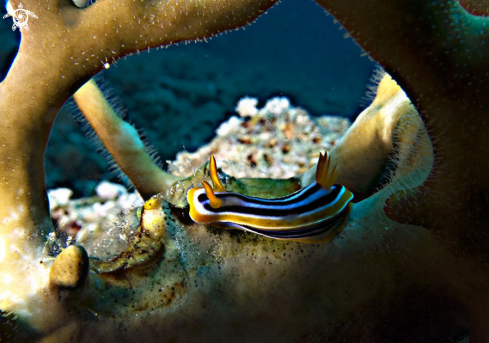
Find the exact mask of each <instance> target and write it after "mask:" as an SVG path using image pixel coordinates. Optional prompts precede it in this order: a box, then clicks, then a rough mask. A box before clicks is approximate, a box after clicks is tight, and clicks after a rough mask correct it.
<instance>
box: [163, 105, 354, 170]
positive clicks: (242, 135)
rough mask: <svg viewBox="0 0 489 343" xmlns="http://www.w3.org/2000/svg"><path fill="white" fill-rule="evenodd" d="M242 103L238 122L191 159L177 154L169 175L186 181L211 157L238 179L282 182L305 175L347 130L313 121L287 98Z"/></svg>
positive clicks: (340, 121) (333, 119) (339, 123)
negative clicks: (184, 178)
mask: <svg viewBox="0 0 489 343" xmlns="http://www.w3.org/2000/svg"><path fill="white" fill-rule="evenodd" d="M257 104H258V101H257V100H256V99H254V98H249V97H245V98H243V99H241V100H240V101H239V103H238V104H237V106H236V112H237V113H238V114H239V117H238V116H233V117H231V118H230V119H229V120H228V121H226V122H225V123H223V124H221V126H220V127H219V128H218V129H217V131H216V133H217V136H216V137H215V138H214V139H213V140H212V141H211V142H210V143H209V144H207V145H206V146H203V147H201V148H199V149H198V150H197V151H196V152H195V153H188V152H181V153H179V154H178V155H177V159H176V161H173V162H171V163H170V165H169V171H170V172H172V173H173V174H175V175H179V176H190V175H192V174H193V172H194V171H195V168H196V167H200V166H201V165H203V164H204V163H206V162H207V161H208V160H209V156H210V155H214V156H215V158H216V160H217V162H218V164H219V166H220V167H221V168H222V169H223V170H224V171H225V172H226V173H227V174H230V175H233V176H234V177H237V178H242V177H255V178H260V177H261V178H263V177H268V178H280V179H286V178H290V177H293V176H296V175H298V174H301V173H304V172H306V171H307V170H308V169H309V168H311V167H312V166H314V165H315V164H316V162H317V159H318V156H319V153H320V152H324V151H330V150H331V149H332V147H333V146H334V145H335V144H336V143H337V141H338V140H339V139H340V138H341V137H342V136H343V134H344V133H345V131H346V130H347V129H348V127H349V126H350V122H349V120H348V119H346V118H341V117H338V116H326V115H325V116H321V117H318V118H313V117H311V116H310V115H309V114H308V113H307V112H306V111H305V110H304V109H302V108H300V107H294V106H292V105H291V103H290V101H289V100H288V99H287V98H285V97H277V98H273V99H270V100H268V101H267V103H266V104H265V106H264V107H263V108H261V109H259V108H257V107H256V106H257Z"/></svg>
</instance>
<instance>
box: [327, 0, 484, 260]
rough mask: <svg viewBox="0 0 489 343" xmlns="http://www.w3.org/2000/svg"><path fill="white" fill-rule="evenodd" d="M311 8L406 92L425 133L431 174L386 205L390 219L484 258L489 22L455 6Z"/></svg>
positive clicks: (333, 4)
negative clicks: (436, 233) (444, 236)
mask: <svg viewBox="0 0 489 343" xmlns="http://www.w3.org/2000/svg"><path fill="white" fill-rule="evenodd" d="M318 3H320V4H321V5H322V6H324V7H325V8H326V9H328V10H330V11H331V13H332V14H333V15H334V16H335V17H336V18H337V19H338V20H339V21H341V23H342V24H343V25H344V26H345V28H346V29H347V30H348V31H349V32H350V33H351V35H352V36H353V38H354V39H355V40H356V41H357V42H358V43H359V44H360V45H362V47H363V48H364V49H365V50H366V51H367V52H368V53H369V54H370V55H371V56H372V57H373V58H375V59H376V60H377V61H379V62H380V63H381V64H382V65H383V66H384V67H385V69H386V70H387V71H388V72H389V73H390V74H391V75H392V76H393V77H394V79H395V80H396V81H397V82H398V83H399V84H400V85H401V86H402V87H403V89H405V90H406V93H407V94H408V96H409V97H410V99H412V100H413V103H414V105H415V106H416V107H417V109H418V110H419V112H420V114H421V116H422V118H423V121H424V123H425V125H426V126H427V129H428V132H429V133H430V137H431V140H432V143H433V146H434V149H435V164H434V168H433V171H432V173H431V175H430V177H429V178H428V180H427V181H426V182H425V184H424V186H423V187H422V188H421V189H420V192H418V193H417V194H416V195H414V194H411V195H410V196H409V198H410V199H411V200H410V201H408V202H406V203H404V200H403V201H401V202H398V201H397V200H396V201H394V200H393V199H392V200H391V201H390V203H389V215H391V216H392V218H395V219H396V220H398V221H404V222H409V223H413V224H414V223H416V224H422V225H424V226H426V227H428V228H430V229H432V230H442V231H446V232H450V233H451V234H452V235H451V237H452V238H453V237H457V239H458V240H459V243H460V244H461V245H462V246H461V247H462V249H463V250H464V251H466V252H469V251H470V252H471V253H474V252H475V251H479V252H480V251H481V250H484V249H485V250H486V251H488V250H487V247H488V244H489V240H488V237H487V235H488V234H489V232H488V231H487V227H488V226H487V225H488V223H489V218H488V216H487V215H482V213H487V211H488V210H489V207H488V206H489V205H487V204H486V203H485V202H484V201H480V200H475V199H482V198H484V197H486V196H487V195H488V194H489V178H487V174H488V173H489V163H488V162H487V158H486V157H485V156H487V155H488V152H489V148H488V147H489V144H488V143H489V142H488V137H487V134H486V132H487V130H488V125H489V124H488V123H487V120H486V116H487V112H488V110H489V98H488V97H487V96H486V95H487V94H488V92H489V58H488V57H489V45H487V44H486V42H487V41H488V39H489V30H488V28H487V27H488V25H489V19H488V18H486V17H479V16H473V15H471V14H469V13H468V12H467V11H465V10H464V9H463V8H462V7H461V6H460V4H459V3H458V2H457V1H454V0H450V1H441V0H437V1H422V0H415V1H410V0H397V1H389V2H385V1H380V0H374V1H368V2H364V1H356V0H352V1H339V0H318ZM352 8H354V10H353V11H352ZM401 198H403V199H404V196H401ZM469 199H473V201H472V202H469ZM414 204H415V205H414ZM447 208H449V209H450V215H447V213H446V211H447ZM396 213H397V214H396ZM473 238H475V240H473ZM470 241H472V242H476V241H477V242H478V243H476V245H478V247H477V248H476V247H475V246H474V243H470V244H468V242H470ZM482 242H483V243H482ZM467 244H468V245H467ZM480 244H483V245H480ZM482 247H485V248H484V249H482ZM474 248H475V249H474ZM484 254H485V253H484Z"/></svg>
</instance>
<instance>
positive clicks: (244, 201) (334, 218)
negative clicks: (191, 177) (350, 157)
mask: <svg viewBox="0 0 489 343" xmlns="http://www.w3.org/2000/svg"><path fill="white" fill-rule="evenodd" d="M330 164H331V163H330V159H329V157H328V155H327V153H325V154H324V155H322V154H319V161H318V166H317V171H316V181H315V182H313V183H312V184H310V185H309V186H307V187H304V188H302V189H300V190H298V191H297V192H294V193H292V194H289V195H287V196H284V197H281V198H274V199H263V198H256V197H249V196H245V195H243V194H239V193H232V192H227V191H226V189H225V187H224V186H223V185H222V183H221V181H220V180H219V176H218V175H217V167H216V161H215V159H214V157H213V156H211V158H210V176H211V179H212V183H213V185H214V189H212V187H211V186H210V185H209V184H208V183H207V182H205V181H202V185H203V186H204V187H195V188H191V189H189V191H188V192H187V200H188V203H189V205H190V217H191V218H192V220H193V221H194V222H196V223H200V224H210V223H221V224H222V225H224V226H226V227H229V228H235V229H240V230H244V231H249V232H253V233H256V234H259V235H262V236H266V237H269V238H274V239H283V240H291V241H299V242H306V243H326V242H329V241H331V240H332V239H333V237H334V236H335V234H336V233H338V232H339V231H341V229H342V228H343V227H344V225H345V223H346V220H347V219H348V215H349V213H350V210H351V206H352V205H351V200H352V199H353V194H352V193H351V192H350V191H349V190H348V189H347V188H346V187H344V186H342V185H336V184H334V182H335V181H336V177H337V176H338V169H337V167H336V165H335V166H334V167H333V169H332V170H330Z"/></svg>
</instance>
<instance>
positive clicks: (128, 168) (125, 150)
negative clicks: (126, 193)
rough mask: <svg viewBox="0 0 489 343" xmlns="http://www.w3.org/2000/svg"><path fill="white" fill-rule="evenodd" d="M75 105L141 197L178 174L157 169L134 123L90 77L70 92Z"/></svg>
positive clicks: (164, 186) (165, 185) (161, 189)
mask: <svg viewBox="0 0 489 343" xmlns="http://www.w3.org/2000/svg"><path fill="white" fill-rule="evenodd" d="M73 99H74V100H75V102H76V104H77V105H78V108H79V109H80V111H81V112H82V113H83V115H84V116H85V118H86V119H87V121H88V122H89V123H90V125H91V126H92V128H93V129H94V131H95V132H96V133H97V135H98V137H99V138H100V140H101V141H102V143H103V144H104V145H105V147H106V148H107V150H108V151H109V153H110V154H111V155H112V157H113V158H114V160H115V162H116V163H117V164H118V166H119V167H120V168H121V170H122V171H123V172H124V173H125V174H126V175H127V177H128V178H129V179H130V180H131V182H132V184H133V185H134V187H136V189H137V190H138V192H139V193H140V194H141V196H142V197H143V199H145V200H148V199H149V198H151V197H152V196H153V195H155V194H158V193H161V192H164V191H165V190H167V189H169V188H170V186H171V185H172V184H173V183H175V182H176V181H178V180H181V179H183V178H179V177H176V176H173V175H171V174H169V173H167V172H165V171H163V170H161V169H160V168H159V167H158V166H157V165H156V164H155V163H154V162H153V160H152V158H151V157H150V156H149V155H148V153H147V152H146V150H145V148H144V144H143V142H142V141H141V139H140V138H139V135H138V133H137V131H136V129H135V128H134V127H132V126H131V125H130V124H129V123H127V122H125V121H124V120H122V119H121V118H120V117H119V116H118V115H117V114H116V113H115V112H114V110H113V109H112V107H111V106H110V104H109V103H108V101H107V100H106V99H105V97H104V95H103V93H102V91H101V90H100V89H99V88H98V86H97V83H96V82H95V81H94V80H93V79H91V80H90V81H88V82H87V83H86V84H84V85H83V86H82V87H80V89H79V90H78V91H77V92H76V93H75V94H73Z"/></svg>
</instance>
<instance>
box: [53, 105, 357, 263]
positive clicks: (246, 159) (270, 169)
mask: <svg viewBox="0 0 489 343" xmlns="http://www.w3.org/2000/svg"><path fill="white" fill-rule="evenodd" d="M257 104H258V100H257V99H254V98H249V97H245V98H243V99H241V100H240V101H239V102H238V105H237V106H236V112H237V113H238V115H239V117H237V116H233V117H231V118H230V119H229V120H228V121H226V122H225V123H223V124H222V125H221V126H220V127H219V128H218V129H217V130H216V134H217V135H216V137H215V138H214V139H213V140H212V141H211V142H210V143H209V144H207V145H205V146H203V147H201V148H199V149H198V150H197V151H196V152H194V153H189V152H186V151H185V152H181V153H179V154H178V155H177V158H176V160H175V161H171V162H170V161H169V162H168V163H169V168H168V169H169V172H171V173H172V174H175V175H179V176H190V175H192V173H194V172H195V170H196V169H197V168H199V167H200V166H202V165H203V164H204V163H206V162H207V161H208V160H209V157H210V155H211V154H212V155H214V156H215V157H216V160H217V163H218V167H220V168H222V169H223V170H224V171H225V172H226V173H227V174H229V175H232V176H234V177H238V178H242V177H254V178H257V177H269V178H290V177H293V176H295V175H298V174H301V173H304V172H306V171H307V170H308V169H309V168H311V167H312V166H314V164H315V163H316V162H317V158H318V156H319V153H320V152H324V151H329V150H331V148H332V147H333V146H334V145H335V144H336V142H337V141H338V140H339V139H340V138H341V137H342V136H343V134H344V133H345V132H346V130H347V129H348V128H349V126H350V122H349V120H348V119H345V118H341V117H337V116H321V117H317V118H313V117H311V116H310V115H309V114H308V113H307V112H306V111H305V110H303V109H301V108H298V107H293V106H291V104H290V101H289V100H288V99H287V98H284V97H280V98H279V97H277V98H273V99H271V100H269V101H268V102H267V103H266V105H265V106H264V107H263V108H261V109H258V108H257V107H256V106H257ZM72 193H73V192H72V191H71V190H70V189H67V188H60V189H55V190H50V191H49V192H48V196H49V202H50V211H51V217H52V219H53V221H54V222H55V224H56V225H55V226H56V227H57V230H56V232H54V233H51V234H50V237H48V244H50V254H56V251H57V250H59V249H60V248H63V247H64V246H66V245H70V244H72V243H74V242H77V243H79V244H82V245H83V246H84V247H85V249H86V250H87V252H88V254H89V255H90V256H92V257H97V258H101V259H105V258H107V257H108V256H107V254H109V252H110V251H112V250H113V249H111V245H113V244H114V242H118V243H117V244H118V245H119V246H120V249H123V248H124V245H125V244H126V243H127V244H129V243H128V242H129V241H130V238H131V237H130V236H131V235H132V234H134V232H125V231H124V227H125V226H124V225H122V224H121V221H123V220H124V217H123V216H121V214H122V213H124V212H127V211H129V210H130V209H132V208H135V207H140V206H142V204H143V199H142V198H141V196H140V195H139V194H138V193H137V192H134V193H129V192H128V191H127V189H126V188H125V187H124V186H122V185H117V184H113V183H109V182H106V181H103V182H101V183H100V184H99V185H98V186H97V188H96V193H97V195H96V196H93V197H90V198H82V199H75V200H72V199H70V198H71V195H72ZM61 236H63V237H61ZM60 242H61V243H60ZM104 242H106V244H105V243H104ZM118 250H119V249H118Z"/></svg>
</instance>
